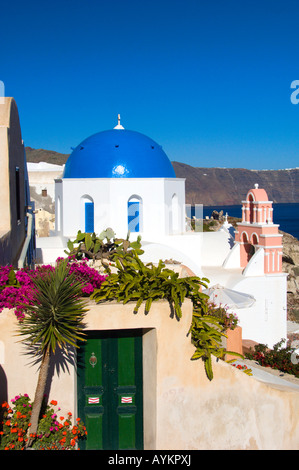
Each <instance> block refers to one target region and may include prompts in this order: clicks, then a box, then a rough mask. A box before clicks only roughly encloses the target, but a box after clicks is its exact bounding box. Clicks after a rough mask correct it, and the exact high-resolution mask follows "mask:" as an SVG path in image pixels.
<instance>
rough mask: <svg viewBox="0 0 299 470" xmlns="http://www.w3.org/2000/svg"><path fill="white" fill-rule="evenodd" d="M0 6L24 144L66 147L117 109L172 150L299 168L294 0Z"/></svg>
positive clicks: (181, 155) (2, 66)
mask: <svg viewBox="0 0 299 470" xmlns="http://www.w3.org/2000/svg"><path fill="white" fill-rule="evenodd" d="M0 16H1V28H0V40H1V50H0V57H1V60H0V80H1V81H2V82H3V83H4V85H5V94H6V96H13V97H14V98H15V100H16V102H17V105H18V108H19V114H20V120H21V126H22V134H23V139H24V143H25V145H26V146H30V147H33V148H45V149H49V150H55V151H58V152H62V153H70V152H71V147H75V146H76V145H78V144H79V143H80V142H81V141H82V140H83V139H85V138H86V137H88V136H89V135H92V134H94V133H96V132H99V131H102V130H106V129H110V128H112V127H114V126H115V125H116V124H117V114H118V113H120V115H121V118H122V124H123V126H124V127H125V128H127V129H132V130H135V131H139V132H141V133H144V134H146V135H148V136H149V137H151V138H152V139H154V140H156V141H157V142H158V143H159V144H161V145H162V147H163V149H164V150H165V152H166V153H167V155H168V157H169V158H170V159H171V160H172V161H180V162H184V163H187V164H189V165H193V166H197V167H204V166H207V167H216V166H217V167H229V168H250V169H280V168H294V167H299V104H297V105H295V104H292V102H291V99H290V97H291V93H292V92H293V91H294V90H292V89H291V83H292V82H293V81H294V80H299V34H298V30H299V2H298V0H272V1H269V0H259V1H256V0H252V1H249V0H243V1H240V0H238V1H236V0H215V1H213V0H171V1H170V0H159V1H157V0H151V1H148V0H138V1H137V0H126V1H125V0H123V1H121V0H114V1H112V0H84V2H83V0H60V1H57V0H52V1H51V2H48V3H45V2H40V1H35V0H27V1H26V2H24V1H14V0H12V1H11V2H10V3H8V2H5V4H4V5H3V4H2V5H1V13H0ZM298 97H299V95H298Z"/></svg>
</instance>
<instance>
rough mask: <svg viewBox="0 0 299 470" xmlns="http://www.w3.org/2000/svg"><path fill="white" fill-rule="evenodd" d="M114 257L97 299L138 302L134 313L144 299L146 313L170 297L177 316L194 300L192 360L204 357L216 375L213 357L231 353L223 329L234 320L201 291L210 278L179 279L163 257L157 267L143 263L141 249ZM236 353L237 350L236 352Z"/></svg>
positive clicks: (117, 254)
mask: <svg viewBox="0 0 299 470" xmlns="http://www.w3.org/2000/svg"><path fill="white" fill-rule="evenodd" d="M111 260H112V261H113V263H114V264H115V266H116V268H117V272H116V273H110V275H109V276H108V277H107V279H106V280H105V281H104V282H103V283H102V285H101V288H100V289H97V290H95V291H94V292H93V294H92V295H91V298H92V299H94V300H95V301H96V302H101V301H107V300H117V302H122V303H123V304H126V303H127V302H135V307H134V310H133V311H134V313H135V314H136V313H137V312H138V311H139V308H140V306H141V304H142V303H143V302H145V314H148V312H149V311H150V308H151V305H152V303H153V302H154V301H157V300H161V299H162V300H163V299H164V300H167V301H168V302H169V304H170V306H171V309H172V310H173V312H174V314H175V315H176V316H177V318H181V316H182V310H181V305H182V303H183V302H184V300H185V299H186V298H189V299H191V301H192V303H193V318H192V324H191V327H190V330H189V334H191V341H192V344H193V345H194V347H195V349H196V350H195V353H194V354H193V356H192V358H191V359H192V360H196V359H199V358H201V359H202V360H203V361H204V364H205V370H206V373H207V376H208V378H209V379H210V380H212V378H213V371H212V362H211V356H212V355H214V356H216V357H217V358H222V357H223V356H224V354H228V353H229V352H228V351H226V350H225V348H223V347H222V346H221V343H222V337H223V336H226V335H225V333H224V331H225V330H226V329H227V328H230V327H231V326H232V325H233V324H234V321H235V319H234V321H232V319H231V318H230V317H229V316H227V313H226V312H224V311H222V310H221V311H220V310H219V309H218V310H217V309H216V308H213V307H212V306H211V305H209V304H208V296H207V295H205V294H203V293H202V292H201V287H204V288H206V287H207V282H209V281H208V279H205V278H203V279H200V278H199V277H196V276H190V277H186V278H179V274H178V273H175V272H174V271H173V270H171V269H167V268H166V267H165V264H164V263H163V262H162V261H161V260H160V261H159V263H158V266H154V265H153V263H148V264H144V263H143V262H142V261H141V260H140V258H139V256H138V252H137V251H135V250H132V251H131V252H130V253H129V254H128V252H124V251H122V250H118V251H117V250H116V252H115V253H114V255H113V256H112V258H111ZM234 354H235V353H234Z"/></svg>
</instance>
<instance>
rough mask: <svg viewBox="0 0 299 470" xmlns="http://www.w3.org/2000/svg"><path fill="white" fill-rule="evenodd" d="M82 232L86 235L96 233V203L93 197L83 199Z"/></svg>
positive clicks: (85, 196) (83, 197)
mask: <svg viewBox="0 0 299 470" xmlns="http://www.w3.org/2000/svg"><path fill="white" fill-rule="evenodd" d="M81 230H83V231H84V232H86V233H93V232H94V202H93V199H92V197H90V196H88V195H86V194H85V195H84V196H82V197H81Z"/></svg>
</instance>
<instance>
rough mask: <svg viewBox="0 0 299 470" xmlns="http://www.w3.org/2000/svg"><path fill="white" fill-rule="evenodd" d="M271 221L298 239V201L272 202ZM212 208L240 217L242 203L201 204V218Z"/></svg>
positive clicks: (209, 212)
mask: <svg viewBox="0 0 299 470" xmlns="http://www.w3.org/2000/svg"><path fill="white" fill-rule="evenodd" d="M272 207H273V222H274V223H275V224H278V225H279V230H282V231H283V232H286V233H289V234H290V235H293V237H296V238H297V239H298V240H299V203H275V204H273V206H272ZM213 210H216V211H218V212H220V211H221V210H222V211H223V213H224V214H226V213H227V214H228V215H229V216H231V217H239V218H241V217H242V205H241V204H240V205H239V204H238V205H231V206H222V205H221V204H218V205H215V206H203V218H206V217H210V216H211V214H212V212H213Z"/></svg>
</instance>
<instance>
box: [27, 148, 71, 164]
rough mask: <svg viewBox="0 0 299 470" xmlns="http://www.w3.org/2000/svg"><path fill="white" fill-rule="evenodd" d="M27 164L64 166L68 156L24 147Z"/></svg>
mask: <svg viewBox="0 0 299 470" xmlns="http://www.w3.org/2000/svg"><path fill="white" fill-rule="evenodd" d="M25 150H26V159H27V162H32V163H38V162H46V163H54V164H55V165H64V163H65V162H66V161H67V159H68V156H69V155H67V154H64V153H58V152H54V151H53V150H44V149H33V148H31V147H25Z"/></svg>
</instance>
